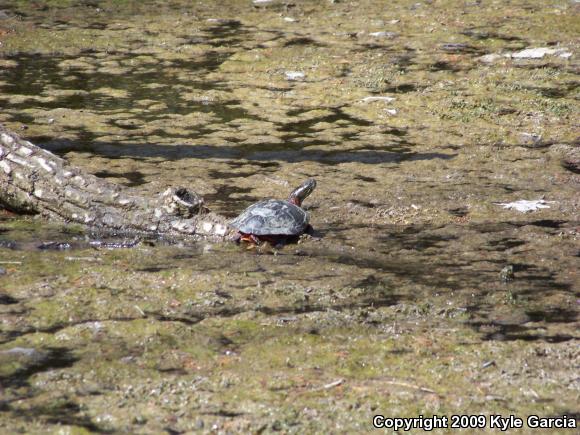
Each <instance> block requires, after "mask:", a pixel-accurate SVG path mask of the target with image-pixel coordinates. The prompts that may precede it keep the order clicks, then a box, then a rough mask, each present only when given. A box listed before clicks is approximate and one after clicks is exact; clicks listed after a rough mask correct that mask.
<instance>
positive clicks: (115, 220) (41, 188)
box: [0, 125, 228, 240]
mask: <svg viewBox="0 0 580 435" xmlns="http://www.w3.org/2000/svg"><path fill="white" fill-rule="evenodd" d="M0 204H2V205H3V206H4V207H5V208H7V209H9V210H11V211H14V212H16V213H26V214H40V215H42V216H44V217H46V218H49V219H55V218H56V219H59V220H62V221H64V222H73V223H76V224H81V225H83V226H86V227H88V228H91V229H97V230H99V231H104V232H108V231H111V232H113V233H117V234H125V233H143V234H147V235H154V236H165V235H173V236H178V235H183V236H186V237H194V238H199V239H201V238H203V239H212V240H221V239H223V238H224V237H225V236H226V235H227V233H228V227H227V224H226V219H225V218H224V217H223V216H220V215H217V214H215V213H212V212H210V211H209V210H208V209H207V208H206V207H205V206H204V203H203V198H202V197H201V196H200V195H198V194H197V193H195V192H193V191H191V190H189V189H187V188H184V187H172V188H168V189H167V190H166V191H165V192H163V193H162V194H161V195H159V197H153V198H150V197H146V196H142V195H139V193H138V192H136V191H134V190H132V189H124V188H122V187H121V186H118V185H116V184H113V183H110V182H108V181H106V180H103V179H101V178H98V177H95V176H94V175H91V174H87V173H85V172H83V171H82V170H81V169H79V168H76V167H73V166H71V165H70V164H69V163H68V162H67V161H66V160H64V159H62V158H60V157H58V156H56V155H54V154H52V153H51V152H49V151H47V150H44V149H42V148H39V147H37V146H36V145H34V144H32V143H30V142H28V141H26V140H23V139H22V138H20V137H19V136H18V135H17V134H16V133H14V132H11V131H8V130H7V129H6V128H4V127H3V126H2V125H0Z"/></svg>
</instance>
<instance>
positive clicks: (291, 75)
mask: <svg viewBox="0 0 580 435" xmlns="http://www.w3.org/2000/svg"><path fill="white" fill-rule="evenodd" d="M284 75H285V76H286V80H302V79H304V78H305V77H306V74H304V73H303V72H300V71H286V72H285V73H284Z"/></svg>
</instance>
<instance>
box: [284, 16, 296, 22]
mask: <svg viewBox="0 0 580 435" xmlns="http://www.w3.org/2000/svg"><path fill="white" fill-rule="evenodd" d="M284 21H287V22H289V23H295V22H296V21H297V20H296V18H292V17H284Z"/></svg>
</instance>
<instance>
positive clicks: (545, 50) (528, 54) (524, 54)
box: [511, 47, 572, 59]
mask: <svg viewBox="0 0 580 435" xmlns="http://www.w3.org/2000/svg"><path fill="white" fill-rule="evenodd" d="M567 50H568V49H567V48H549V47H537V48H526V49H525V50H522V51H518V52H516V53H512V54H511V57H513V58H514V59H541V58H543V57H544V56H546V55H558V56H561V57H570V56H572V53H570V52H569V51H567Z"/></svg>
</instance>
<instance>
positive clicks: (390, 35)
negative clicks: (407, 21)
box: [369, 32, 399, 39]
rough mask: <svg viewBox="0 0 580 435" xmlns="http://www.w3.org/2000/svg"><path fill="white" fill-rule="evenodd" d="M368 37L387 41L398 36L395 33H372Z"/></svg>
mask: <svg viewBox="0 0 580 435" xmlns="http://www.w3.org/2000/svg"><path fill="white" fill-rule="evenodd" d="M369 36H373V37H375V38H388V39H393V38H396V37H397V36H399V35H398V34H397V33H395V32H372V33H369Z"/></svg>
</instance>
